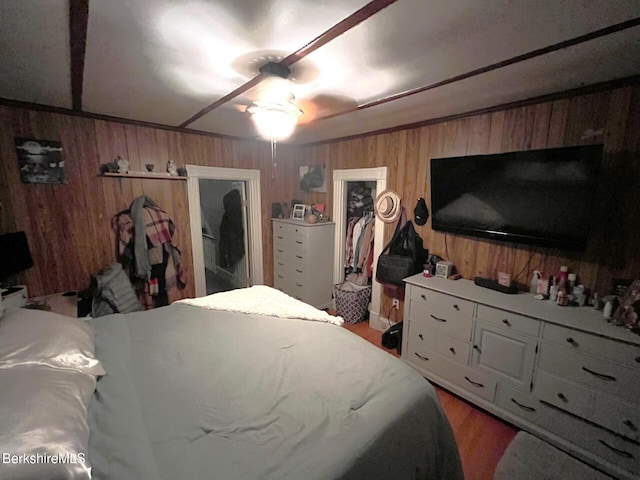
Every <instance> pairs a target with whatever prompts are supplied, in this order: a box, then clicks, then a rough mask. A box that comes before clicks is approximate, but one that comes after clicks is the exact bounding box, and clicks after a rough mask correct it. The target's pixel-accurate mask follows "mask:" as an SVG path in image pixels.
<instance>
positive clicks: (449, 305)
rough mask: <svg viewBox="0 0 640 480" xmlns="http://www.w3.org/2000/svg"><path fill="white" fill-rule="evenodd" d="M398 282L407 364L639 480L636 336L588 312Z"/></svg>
mask: <svg viewBox="0 0 640 480" xmlns="http://www.w3.org/2000/svg"><path fill="white" fill-rule="evenodd" d="M405 282H406V283H407V294H406V298H407V303H406V304H405V318H404V332H403V348H402V358H403V359H404V360H405V361H406V362H407V363H409V364H410V365H411V366H413V367H414V368H416V369H417V370H418V371H419V372H420V373H422V374H423V375H424V376H425V377H426V378H428V379H430V380H431V381H433V382H434V383H437V384H439V385H441V386H442V387H444V388H446V389H448V390H450V391H452V392H454V393H456V394H457V395H459V396H461V397H463V398H465V399H467V400H469V401H470V402H472V403H475V404H477V405H479V406H480V407H482V408H484V409H485V410H487V411H489V412H491V413H493V414H495V415H497V416H499V417H502V418H504V419H505V420H507V421H509V422H511V423H513V424H515V425H517V426H519V427H520V428H523V429H525V430H528V431H530V432H532V433H534V434H536V435H538V436H539V437H541V438H543V439H545V440H547V441H548V442H550V443H552V444H554V445H556V446H557V447H559V448H561V449H563V450H566V451H568V452H569V453H571V454H572V455H574V456H575V457H577V458H580V459H582V460H583V461H585V462H587V463H591V464H592V465H594V466H596V467H598V468H600V469H602V470H604V471H606V472H608V473H610V474H611V475H613V476H615V477H616V478H624V479H638V478H640V413H639V412H640V336H637V335H635V334H633V333H631V332H629V331H628V330H625V329H624V328H619V327H614V326H612V325H609V324H608V323H607V322H606V321H605V320H604V318H603V317H602V312H597V311H594V310H593V309H591V308H588V307H559V306H557V305H555V304H553V303H552V302H548V301H547V302H545V301H539V300H535V299H534V298H533V295H530V294H525V293H522V294H518V295H507V294H502V293H499V292H494V291H492V290H487V289H484V288H482V287H479V286H477V285H475V284H473V282H470V281H467V280H458V281H451V280H447V279H443V278H436V277H432V278H425V277H423V276H422V275H421V274H419V275H414V276H412V277H409V278H407V279H405Z"/></svg>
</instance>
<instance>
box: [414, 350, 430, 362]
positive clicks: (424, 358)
mask: <svg viewBox="0 0 640 480" xmlns="http://www.w3.org/2000/svg"><path fill="white" fill-rule="evenodd" d="M413 354H414V355H415V356H416V357H418V358H419V359H420V360H424V361H425V362H428V361H429V359H428V358H427V357H423V356H422V355H420V354H419V353H417V352H413Z"/></svg>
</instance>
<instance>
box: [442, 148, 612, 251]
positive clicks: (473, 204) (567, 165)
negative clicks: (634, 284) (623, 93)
mask: <svg viewBox="0 0 640 480" xmlns="http://www.w3.org/2000/svg"><path fill="white" fill-rule="evenodd" d="M601 159H602V145H588V146H577V147H564V148H551V149H545V150H529V151H522V152H510V153H501V154H494V155H474V156H466V157H451V158H434V159H432V160H431V215H432V228H433V229H434V230H437V231H441V232H451V233H456V234H460V235H469V236H475V237H484V238H491V239H496V240H503V241H506V242H513V243H523V244H529V245H539V246H545V247H553V248H559V249H564V250H584V248H585V245H586V241H587V237H588V235H589V220H590V218H591V217H592V216H593V210H592V207H593V205H594V200H595V196H596V191H597V185H598V173H599V170H600V162H601Z"/></svg>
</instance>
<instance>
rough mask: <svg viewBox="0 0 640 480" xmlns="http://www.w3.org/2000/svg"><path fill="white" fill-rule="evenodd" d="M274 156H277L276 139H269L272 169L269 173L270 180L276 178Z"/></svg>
mask: <svg viewBox="0 0 640 480" xmlns="http://www.w3.org/2000/svg"><path fill="white" fill-rule="evenodd" d="M276 158H277V148H276V141H275V140H271V161H272V162H273V171H272V173H271V180H275V179H276V167H277V163H276Z"/></svg>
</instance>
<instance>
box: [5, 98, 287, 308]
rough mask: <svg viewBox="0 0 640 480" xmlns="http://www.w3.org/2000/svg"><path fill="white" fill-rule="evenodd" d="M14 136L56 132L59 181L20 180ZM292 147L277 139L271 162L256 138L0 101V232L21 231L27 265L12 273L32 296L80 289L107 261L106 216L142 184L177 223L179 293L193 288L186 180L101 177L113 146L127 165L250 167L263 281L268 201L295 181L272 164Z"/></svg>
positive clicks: (110, 238)
mask: <svg viewBox="0 0 640 480" xmlns="http://www.w3.org/2000/svg"><path fill="white" fill-rule="evenodd" d="M14 137H28V138H37V139H43V140H57V141H60V142H62V146H63V156H64V160H65V168H66V172H67V175H68V179H69V182H68V184H66V185H44V184H25V183H21V181H20V176H19V169H18V162H17V157H16V153H15V145H14ZM294 150H295V149H294V148H292V147H287V146H286V145H285V146H282V145H279V146H278V158H277V165H276V166H275V167H274V164H273V162H272V159H271V151H270V147H269V145H268V144H267V143H265V142H257V141H236V140H230V139H224V138H214V137H210V136H202V135H194V134H185V133H178V132H174V131H169V130H160V129H155V128H148V127H143V126H137V125H130V124H124V123H116V122H108V121H103V120H95V119H90V118H83V117H77V116H70V115H63V114H58V113H49V112H41V111H32V110H24V109H17V108H11V107H0V233H4V232H10V231H16V230H24V231H25V232H26V233H27V237H28V239H29V244H30V248H31V251H32V255H33V258H34V266H33V268H31V269H29V270H27V271H26V272H24V273H22V274H20V275H19V276H18V280H19V281H21V282H25V283H26V284H27V285H28V286H29V291H30V294H31V295H32V296H37V295H44V294H49V293H56V292H61V291H66V290H71V289H75V290H80V289H83V288H86V287H88V285H89V278H90V275H91V274H92V273H95V272H96V271H98V270H99V269H100V268H102V267H103V266H105V265H108V264H109V263H112V262H114V261H116V253H115V248H116V247H115V233H114V231H113V230H112V229H111V226H110V222H111V218H112V217H113V216H114V215H115V214H116V213H118V212H119V211H121V210H123V209H125V208H128V207H129V205H130V204H131V202H132V201H133V200H134V198H136V197H137V196H139V195H143V194H144V195H147V196H149V197H150V198H152V199H153V200H154V201H155V202H156V203H157V204H158V205H160V207H161V208H163V209H164V210H165V211H166V212H167V213H168V214H169V215H170V216H171V218H172V219H173V221H174V222H175V224H176V227H177V238H176V243H177V245H178V247H179V248H180V249H181V251H182V258H183V264H184V267H185V269H186V273H187V279H188V285H187V288H186V289H185V290H184V291H183V292H182V295H183V296H193V294H194V292H195V290H194V284H193V268H194V266H193V259H192V255H191V235H190V231H189V208H188V199H187V186H186V182H184V181H177V180H159V179H130V178H123V179H121V178H109V177H102V176H100V175H99V171H100V165H101V164H103V163H106V162H110V161H113V160H114V159H115V158H116V156H117V155H121V156H123V157H125V158H127V159H128V160H129V162H130V163H131V165H130V169H131V170H135V171H138V170H144V165H145V164H146V163H152V164H154V165H155V171H164V170H165V167H166V164H167V161H168V160H169V159H171V160H174V161H175V162H176V164H178V165H186V164H193V165H204V166H218V167H233V168H249V169H259V170H260V175H261V190H262V219H263V222H262V223H263V242H264V243H263V246H264V250H265V254H264V259H265V282H266V283H269V284H272V271H273V268H272V259H271V257H272V256H271V253H270V252H271V241H272V240H271V221H270V217H271V202H272V201H285V200H287V199H288V198H287V196H286V195H284V194H282V192H292V191H293V190H294V189H295V182H297V177H296V178H294V179H293V180H292V178H293V177H291V176H289V174H288V172H287V169H286V168H278V166H279V165H292V164H293V161H292V156H293V152H294ZM282 171H285V172H287V175H283V173H282ZM292 182H294V183H292ZM289 199H290V197H289Z"/></svg>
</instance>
